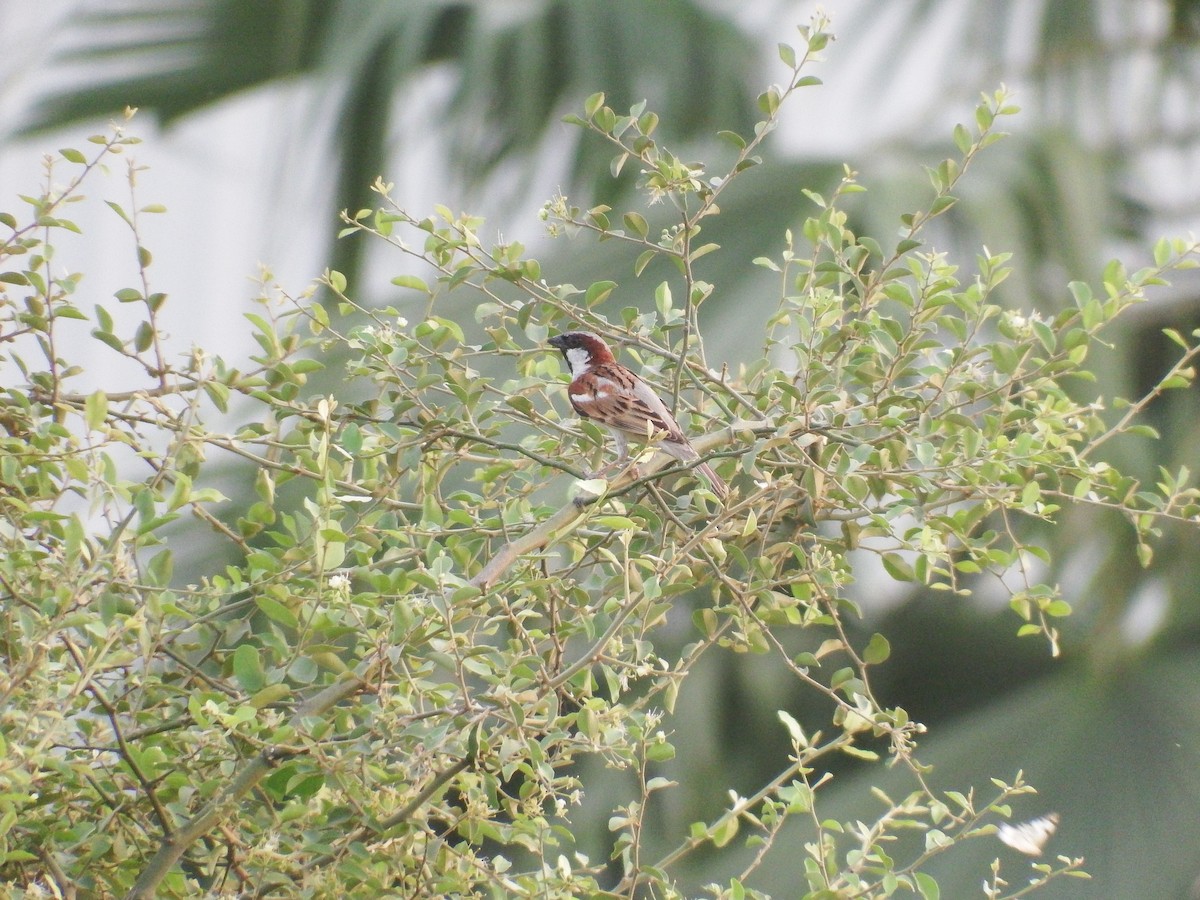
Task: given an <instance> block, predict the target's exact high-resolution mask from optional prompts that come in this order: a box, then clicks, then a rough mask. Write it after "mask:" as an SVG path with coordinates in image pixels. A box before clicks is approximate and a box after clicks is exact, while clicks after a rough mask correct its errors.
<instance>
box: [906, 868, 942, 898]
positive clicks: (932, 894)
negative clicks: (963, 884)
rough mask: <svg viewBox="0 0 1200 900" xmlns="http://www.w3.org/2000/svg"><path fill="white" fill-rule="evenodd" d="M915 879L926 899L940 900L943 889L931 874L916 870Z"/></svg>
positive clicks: (922, 895) (918, 888)
mask: <svg viewBox="0 0 1200 900" xmlns="http://www.w3.org/2000/svg"><path fill="white" fill-rule="evenodd" d="M913 880H914V881H915V882H916V883H917V890H918V891H920V892H921V897H922V898H924V900H940V898H941V896H942V891H941V889H940V888H939V887H938V883H937V882H936V881H934V880H933V877H932V876H931V875H928V874H926V873H925V872H914V873H913Z"/></svg>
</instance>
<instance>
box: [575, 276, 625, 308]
mask: <svg viewBox="0 0 1200 900" xmlns="http://www.w3.org/2000/svg"><path fill="white" fill-rule="evenodd" d="M616 286H617V283H616V282H615V281H597V282H595V283H593V284H592V286H591V287H589V288H588V289H587V294H585V295H584V298H583V305H584V306H586V307H587V308H588V309H591V308H592V307H593V306H595V305H597V304H599V303H603V302H604V300H605V299H607V298H608V295H609V294H611V293H612V292H613V290H614V289H615V288H616Z"/></svg>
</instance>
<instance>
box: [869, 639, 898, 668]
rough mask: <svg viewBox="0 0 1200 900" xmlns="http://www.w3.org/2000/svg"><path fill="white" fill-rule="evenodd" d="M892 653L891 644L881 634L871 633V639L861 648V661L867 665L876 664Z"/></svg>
mask: <svg viewBox="0 0 1200 900" xmlns="http://www.w3.org/2000/svg"><path fill="white" fill-rule="evenodd" d="M891 655H892V645H891V644H889V643H888V639H887V638H885V637H884V636H883V635H882V634H878V633H876V634H873V635H871V640H870V641H869V642H868V643H867V647H866V649H865V650H863V662H865V663H866V664H867V665H869V666H877V665H879V664H880V663H881V662H884V661H886V660H887V658H888V657H889V656H891Z"/></svg>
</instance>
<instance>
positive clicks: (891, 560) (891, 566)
mask: <svg viewBox="0 0 1200 900" xmlns="http://www.w3.org/2000/svg"><path fill="white" fill-rule="evenodd" d="M883 567H884V569H886V570H887V573H888V574H889V575H891V576H892V578H894V579H895V580H896V581H914V580H916V576H915V575H914V574H913V570H912V566H910V565H909V564H908V563H907V562H905V560H904V558H903V557H902V556H900V555H899V554H897V553H885V554H883Z"/></svg>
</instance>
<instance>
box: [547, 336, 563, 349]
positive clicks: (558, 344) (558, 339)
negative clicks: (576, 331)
mask: <svg viewBox="0 0 1200 900" xmlns="http://www.w3.org/2000/svg"><path fill="white" fill-rule="evenodd" d="M546 343H548V344H549V345H550V346H551V347H554V348H555V349H556V350H561V349H562V348H563V345H564V344H565V343H566V341H565V340H564V339H563V336H562V335H561V334H556V335H555V336H554V337H552V338H550V340H548V341H547V342H546Z"/></svg>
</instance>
